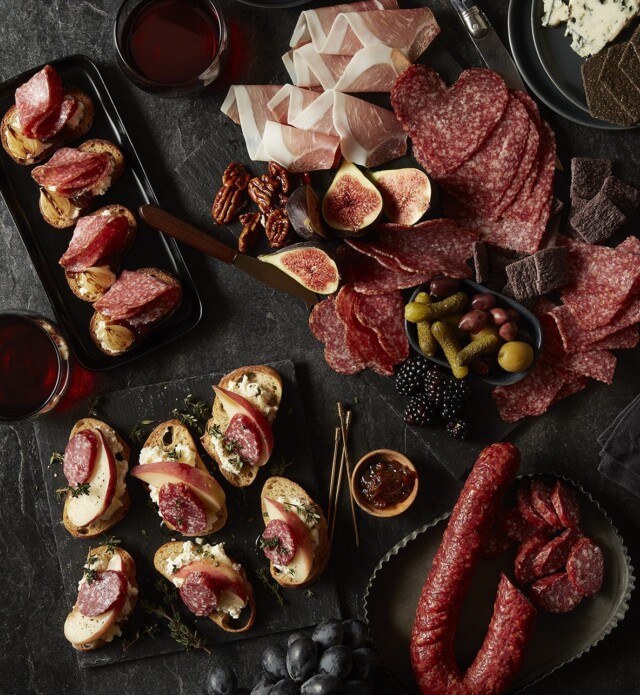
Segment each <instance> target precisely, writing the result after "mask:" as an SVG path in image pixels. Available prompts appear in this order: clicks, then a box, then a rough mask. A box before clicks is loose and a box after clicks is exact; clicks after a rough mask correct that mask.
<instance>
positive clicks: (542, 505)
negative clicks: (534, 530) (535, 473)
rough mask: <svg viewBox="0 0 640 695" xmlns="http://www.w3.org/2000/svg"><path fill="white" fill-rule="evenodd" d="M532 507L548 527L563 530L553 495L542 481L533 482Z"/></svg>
mask: <svg viewBox="0 0 640 695" xmlns="http://www.w3.org/2000/svg"><path fill="white" fill-rule="evenodd" d="M531 506H532V507H533V508H534V510H535V511H536V512H537V513H538V514H539V516H541V517H542V518H543V519H544V520H545V522H546V523H547V525H548V526H550V527H551V528H554V529H559V528H562V524H561V523H560V519H558V515H557V514H556V512H555V509H554V508H553V504H552V503H551V493H550V491H549V488H548V487H547V486H546V485H545V484H544V483H543V482H542V481H541V480H537V479H535V478H534V479H533V480H532V481H531Z"/></svg>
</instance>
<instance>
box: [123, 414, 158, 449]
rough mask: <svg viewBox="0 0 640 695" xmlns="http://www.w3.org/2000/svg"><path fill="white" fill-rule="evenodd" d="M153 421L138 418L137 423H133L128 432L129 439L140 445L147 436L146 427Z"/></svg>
mask: <svg viewBox="0 0 640 695" xmlns="http://www.w3.org/2000/svg"><path fill="white" fill-rule="evenodd" d="M154 422H155V420H140V422H139V423H138V424H137V425H134V427H133V429H132V430H131V432H129V439H130V440H131V441H132V442H133V443H134V444H135V445H136V446H140V445H141V444H142V443H143V442H144V440H145V439H146V438H147V434H148V433H147V427H148V426H149V425H153V423H154Z"/></svg>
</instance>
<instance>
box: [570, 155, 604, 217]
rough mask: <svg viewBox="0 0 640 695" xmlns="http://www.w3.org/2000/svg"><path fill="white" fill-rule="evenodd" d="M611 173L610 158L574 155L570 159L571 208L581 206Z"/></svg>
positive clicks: (594, 193)
mask: <svg viewBox="0 0 640 695" xmlns="http://www.w3.org/2000/svg"><path fill="white" fill-rule="evenodd" d="M612 174H613V162H612V161H611V160H610V159H593V158H591V157H574V158H573V159H572V160H571V189H570V192H569V195H570V196H571V208H572V209H573V208H574V207H576V208H577V207H581V206H582V205H584V203H586V202H587V201H588V200H591V198H593V197H594V196H595V195H596V193H597V192H598V191H599V190H600V187H601V186H602V184H603V183H604V180H605V179H606V178H607V176H611V175H612Z"/></svg>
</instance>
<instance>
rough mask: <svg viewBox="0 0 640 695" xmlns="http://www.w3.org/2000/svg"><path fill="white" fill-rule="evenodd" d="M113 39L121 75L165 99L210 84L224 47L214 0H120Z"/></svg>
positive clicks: (219, 66) (224, 35) (224, 31)
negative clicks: (121, 0)
mask: <svg viewBox="0 0 640 695" xmlns="http://www.w3.org/2000/svg"><path fill="white" fill-rule="evenodd" d="M114 40H115V45H116V55H117V58H118V63H119V65H120V67H121V68H122V71H123V72H124V74H125V75H126V76H127V77H128V78H129V79H130V80H131V81H132V82H133V83H134V84H136V85H137V86H138V87H140V89H143V90H145V91H146V92H151V93H153V94H158V95H159V96H164V97H178V96H184V95H186V94H191V93H193V92H196V91H198V90H201V89H203V88H205V87H207V86H208V85H210V84H211V83H212V82H214V81H215V80H216V79H217V78H218V76H219V75H220V72H221V71H222V69H223V67H224V64H225V62H226V57H227V52H228V47H229V46H228V44H229V39H228V31H227V23H226V20H225V18H224V15H223V13H222V8H221V7H220V5H219V4H218V1H217V0H125V1H124V2H123V3H122V5H121V6H120V9H119V10H118V14H117V15H116V22H115V27H114Z"/></svg>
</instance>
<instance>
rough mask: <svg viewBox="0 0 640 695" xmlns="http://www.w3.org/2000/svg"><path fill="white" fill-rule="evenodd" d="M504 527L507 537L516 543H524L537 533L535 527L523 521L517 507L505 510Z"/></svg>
mask: <svg viewBox="0 0 640 695" xmlns="http://www.w3.org/2000/svg"><path fill="white" fill-rule="evenodd" d="M504 527H505V533H506V534H507V536H508V537H509V538H510V539H511V540H512V541H514V542H516V543H524V542H525V541H527V540H529V538H531V537H532V536H534V535H535V534H536V533H537V531H538V529H536V527H535V526H532V525H531V524H530V523H529V522H528V521H525V519H524V517H523V516H522V514H521V513H520V510H519V509H518V507H512V508H511V509H507V511H506V512H505V514H504Z"/></svg>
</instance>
